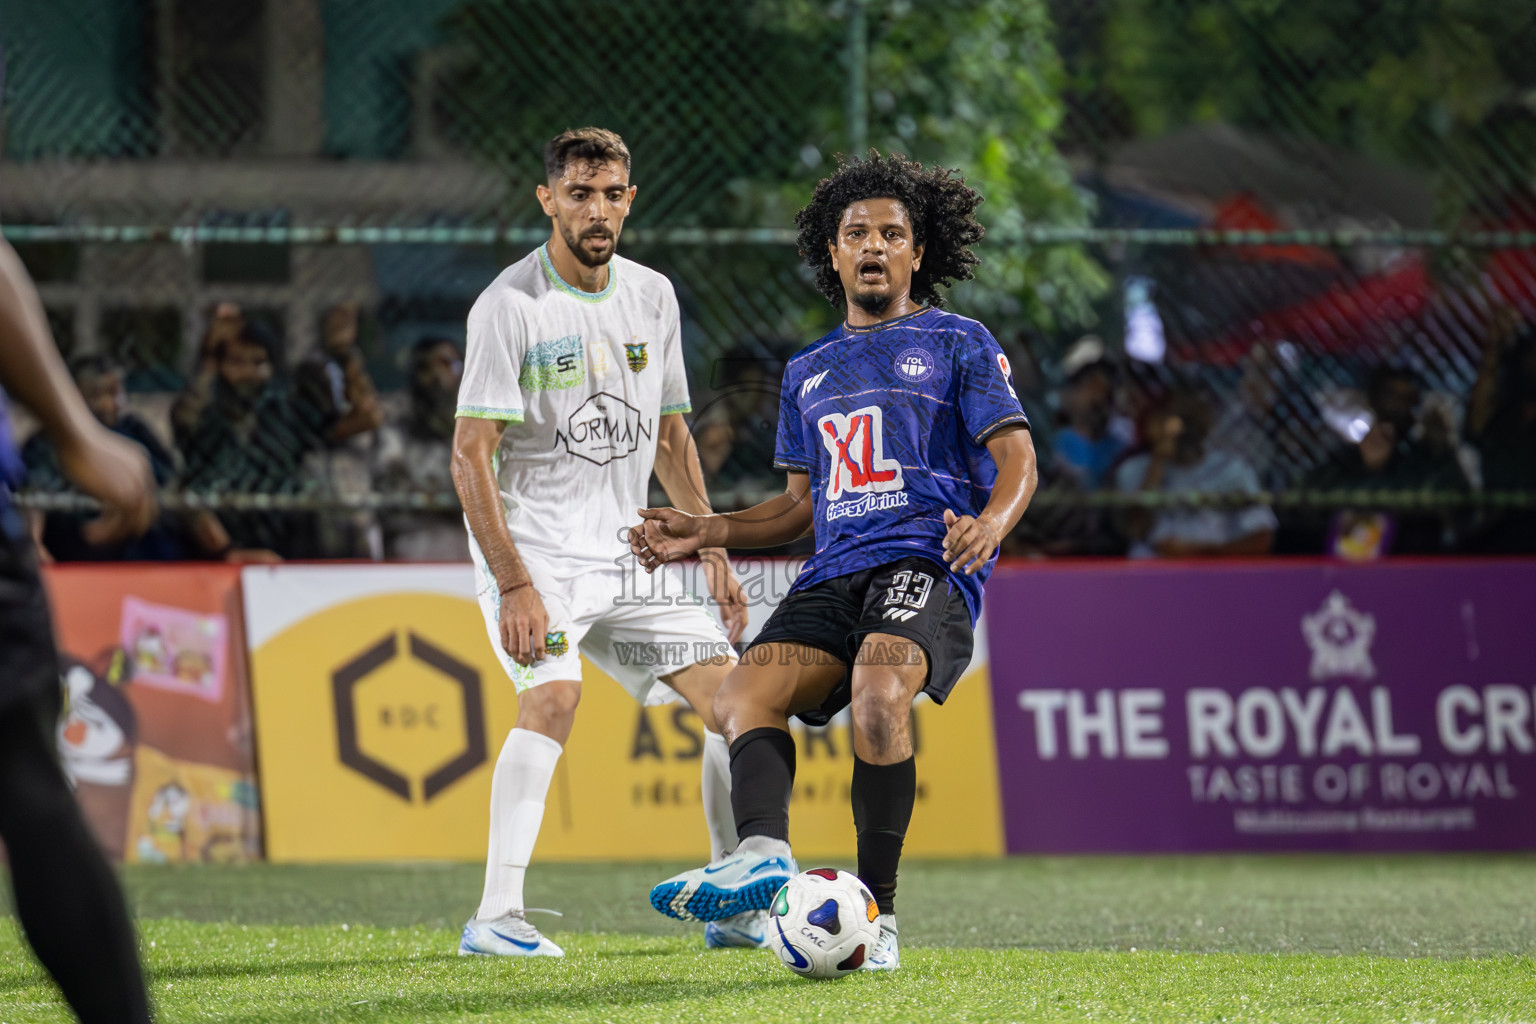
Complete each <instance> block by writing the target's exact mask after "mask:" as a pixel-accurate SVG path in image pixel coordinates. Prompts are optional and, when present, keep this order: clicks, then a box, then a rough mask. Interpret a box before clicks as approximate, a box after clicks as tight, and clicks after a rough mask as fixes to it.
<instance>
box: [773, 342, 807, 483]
mask: <svg viewBox="0 0 1536 1024" xmlns="http://www.w3.org/2000/svg"><path fill="white" fill-rule="evenodd" d="M812 465H813V464H812V462H811V455H810V453H809V452H808V451H806V448H805V428H804V424H802V423H801V421H800V404H799V402H798V400H797V399H796V396H795V387H794V385H793V384H792V383H790V379H789V367H785V368H784V384H783V390H782V391H781V392H780V393H779V432H778V438H777V440H776V441H775V442H774V446H773V468H774V469H784V470H789V471H791V472H795V473H809V472H810V471H811V468H812Z"/></svg>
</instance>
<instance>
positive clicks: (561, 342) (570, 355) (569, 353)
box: [517, 334, 587, 391]
mask: <svg viewBox="0 0 1536 1024" xmlns="http://www.w3.org/2000/svg"><path fill="white" fill-rule="evenodd" d="M586 376H587V374H586V367H585V366H584V365H583V364H582V361H581V335H579V334H568V335H566V336H565V337H563V338H555V339H554V340H552V341H541V342H539V343H538V344H537V345H534V346H533V347H532V348H530V349H529V350H528V354H527V355H526V356H524V357H523V369H522V372H521V373H519V374H518V377H517V386H518V387H519V388H522V389H523V390H524V391H563V390H565V389H566V388H574V387H575V386H576V385H578V384H580V383H581V382H582V381H583V380H585V379H586Z"/></svg>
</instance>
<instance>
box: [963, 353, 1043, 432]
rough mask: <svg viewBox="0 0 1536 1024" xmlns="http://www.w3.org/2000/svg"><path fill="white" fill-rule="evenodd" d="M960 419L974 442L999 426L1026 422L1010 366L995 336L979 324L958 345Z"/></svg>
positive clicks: (1027, 424)
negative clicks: (1014, 388)
mask: <svg viewBox="0 0 1536 1024" xmlns="http://www.w3.org/2000/svg"><path fill="white" fill-rule="evenodd" d="M959 403H960V421H961V423H962V424H963V425H964V426H965V432H966V433H968V434H970V435H971V440H973V441H975V442H976V443H977V444H985V443H986V441H987V438H989V437H991V436H992V435H993V434H994V433H996V432H997V431H998V429H999V428H1001V427H1006V426H1008V425H1009V424H1011V423H1022V424H1024V425H1025V426H1026V427H1027V426H1029V417H1028V416H1026V415H1024V407H1023V406H1021V405H1020V404H1019V396H1018V393H1017V392H1015V391H1014V390H1013V368H1012V367H1011V366H1009V365H1008V357H1007V356H1005V355H1003V350H1002V348H1001V346H999V345H998V343H997V339H995V338H993V337H992V335H991V334H989V333H988V332H987V329H986V328H985V327H982V326H981V325H980V324H978V325H977V326H976V328H975V330H974V331H973V332H972V333H971V334H970V336H968V337H967V338H966V339H965V341H964V342H963V343H962V345H961V346H960V394H959Z"/></svg>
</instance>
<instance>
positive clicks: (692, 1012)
mask: <svg viewBox="0 0 1536 1024" xmlns="http://www.w3.org/2000/svg"><path fill="white" fill-rule="evenodd" d="M678 867H679V865H672V864H660V865H658V864H650V865H554V864H539V865H535V868H534V870H533V872H531V877H530V880H529V894H528V895H529V900H530V903H533V904H535V905H544V906H554V907H557V908H560V909H563V910H564V911H565V914H566V916H565V917H564V918H563V919H560V920H553V919H551V920H552V922H553V923H552V927H551V928H550V929H549V931H550V932H551V934H552V935H553V937H554V938H555V939H556V940H557V941H558V942H560V943H561V944H563V945H564V946H565V949H566V951H567V958H566V959H565V960H564V961H543V962H530V961H513V962H508V961H496V960H486V959H480V958H464V959H460V958H459V957H456V956H455V955H453V954H454V949H455V946H456V943H457V937H458V928H459V925H460V924H461V923H462V919H463V917H464V916H465V915H466V914H467V913H468V912H469V911H470V910H472V909H473V906H474V904H475V902H476V900H477V898H478V894H479V887H480V869H479V868H478V867H475V866H470V865H425V866H420V865H418V866H395V865H378V866H366V867H330V866H326V867H283V866H271V865H253V866H249V867H184V868H175V867H170V868H149V867H138V868H131V869H129V870H128V871H127V873H126V880H127V886H128V891H129V896H130V899H131V901H132V903H133V905H134V908H135V910H136V912H137V913H138V915H139V917H140V920H141V928H142V934H143V947H144V957H145V963H146V965H147V968H148V972H149V979H150V987H151V990H152V992H153V994H154V999H155V1002H156V1005H157V1008H158V1012H159V1017H160V1019H161V1020H162V1021H167V1022H177V1021H221V1022H236V1021H239V1022H251V1024H256V1022H295V1024H298V1022H311V1021H314V1022H329V1021H336V1022H352V1021H355V1022H374V1021H389V1022H395V1021H399V1022H406V1021H410V1022H435V1021H593V1022H601V1021H613V1022H621V1024H644V1022H650V1021H683V1022H689V1024H704V1022H712V1021H796V1022H798V1021H817V1022H823V1021H859V1022H862V1024H869V1022H875V1024H886V1022H894V1021H923V1022H928V1021H945V1020H962V1021H1088V1020H1093V1021H1104V1020H1120V1021H1137V1022H1154V1021H1186V1020H1210V1021H1215V1020H1220V1021H1255V1022H1272V1021H1433V1022H1436V1024H1447V1022H1455V1021H1536V970H1533V966H1532V961H1531V954H1532V952H1533V951H1536V856H1507V857H1471V856H1468V857H1459V856H1451V857H1360V858H1342V857H1190V858H1138V859H1122V858H1016V859H1010V860H1000V861H966V862H961V861H918V860H914V861H910V862H908V863H906V864H904V865H903V868H902V889H901V895H900V902H899V911H900V916H901V922H902V940H903V942H902V969H901V970H900V971H899V972H898V973H896V974H895V975H890V976H879V975H861V976H855V977H852V978H848V979H846V980H842V981H836V982H810V981H805V980H802V979H800V978H797V977H795V976H793V975H792V974H790V972H789V971H788V970H786V969H785V968H783V967H781V966H779V965H778V963H777V962H776V960H775V959H774V958H773V956H772V954H770V953H766V952H762V951H756V950H728V951H706V950H704V948H703V941H702V934H701V931H700V930H699V929H698V928H697V927H693V928H689V927H684V926H682V925H679V924H676V923H675V922H671V921H668V920H667V919H665V918H662V917H660V916H659V915H657V914H656V913H655V912H654V911H652V910H651V909H650V907H649V905H648V904H647V903H646V900H645V894H646V891H647V890H648V888H649V886H650V884H651V883H652V882H654V881H656V880H658V879H660V878H662V877H664V876H665V875H667V874H669V873H670V872H672V871H673V870H676V869H677V868H678ZM69 1019H70V1018H69V1017H68V1016H67V1014H66V1012H65V1011H64V1009H63V1007H62V1004H61V1003H60V1001H59V999H58V997H57V995H56V993H55V992H54V990H53V989H52V987H51V985H50V984H49V983H48V981H47V980H46V978H45V977H44V976H43V974H42V973H41V971H40V970H39V969H38V968H37V966H36V964H35V963H34V962H33V961H32V960H31V958H30V956H29V955H28V954H26V952H25V951H24V949H23V947H22V946H21V943H20V940H19V938H18V936H17V933H16V929H15V927H14V925H12V924H10V923H6V924H0V1022H3V1024H22V1022H28V1024H30V1022H33V1021H37V1022H54V1021H67V1020H69Z"/></svg>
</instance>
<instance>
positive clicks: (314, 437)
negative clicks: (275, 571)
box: [171, 310, 334, 558]
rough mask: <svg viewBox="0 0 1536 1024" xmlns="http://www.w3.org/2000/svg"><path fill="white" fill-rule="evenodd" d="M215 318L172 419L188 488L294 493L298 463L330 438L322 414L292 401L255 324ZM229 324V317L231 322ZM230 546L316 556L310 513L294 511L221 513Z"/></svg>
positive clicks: (274, 351)
mask: <svg viewBox="0 0 1536 1024" xmlns="http://www.w3.org/2000/svg"><path fill="white" fill-rule="evenodd" d="M238 317H239V313H238V310H237V311H236V312H235V313H234V314H233V317H232V318H228V319H226V318H223V317H222V316H220V315H218V314H216V317H215V324H214V326H213V328H211V329H210V332H209V338H210V342H205V345H204V349H203V354H202V360H201V365H200V366H199V369H198V372H197V373H196V374H195V375H194V377H193V379H192V381H191V383H189V384H188V386H187V389H186V390H185V391H183V392H182V393H181V395H180V396H178V397H177V399H176V403H175V405H174V406H173V408H172V410H171V422H172V425H173V426H174V427H175V430H176V439H177V443H178V445H179V446H180V448H181V451H182V455H183V456H184V457H185V459H186V476H185V485H186V488H187V489H188V490H190V491H218V492H225V493H235V494H297V493H299V492H300V491H301V490H303V481H302V476H301V473H300V466H301V463H302V461H303V458H304V456H305V455H306V454H307V453H309V452H311V451H315V450H316V449H317V448H319V447H320V446H321V445H323V444H324V443H325V439H326V438H327V437H329V436H330V434H331V429H332V427H333V426H334V422H332V421H331V420H330V419H328V418H327V413H328V411H327V410H324V409H317V408H315V407H314V406H313V405H308V404H305V403H304V402H302V401H300V400H299V399H297V398H296V397H295V396H294V395H293V393H292V392H290V391H289V390H288V388H287V387H286V386H285V382H284V381H283V379H282V376H281V373H280V367H281V366H282V357H281V352H280V350H279V347H278V342H277V339H276V338H275V336H273V334H272V333H271V332H270V331H268V330H266V329H265V328H264V327H263V326H262V325H260V324H257V323H246V322H244V321H243V320H240V319H238ZM229 320H233V323H230V322H229ZM223 521H224V525H225V527H226V528H227V529H228V531H229V534H230V536H231V538H232V540H233V543H234V544H235V545H236V546H238V547H242V548H266V549H270V550H273V551H276V552H278V553H279V554H281V555H283V556H285V557H289V558H293V557H315V556H317V555H318V554H320V552H319V550H318V547H317V545H316V543H315V539H314V529H313V516H312V515H308V514H305V513H293V512H255V511H235V512H226V513H225V514H224V516H223Z"/></svg>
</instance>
